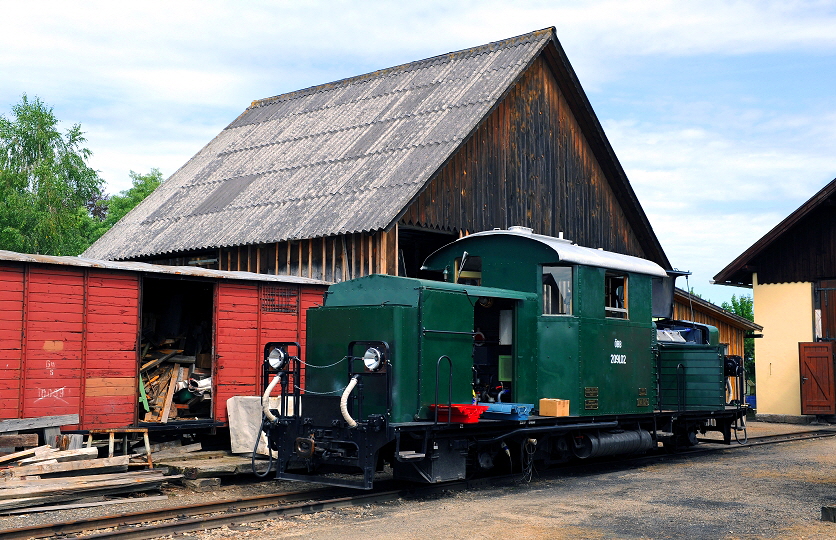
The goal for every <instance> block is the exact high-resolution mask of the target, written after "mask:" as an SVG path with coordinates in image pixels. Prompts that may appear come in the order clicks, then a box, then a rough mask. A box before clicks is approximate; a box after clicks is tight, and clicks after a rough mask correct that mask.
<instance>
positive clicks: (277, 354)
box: [267, 347, 287, 369]
mask: <svg viewBox="0 0 836 540" xmlns="http://www.w3.org/2000/svg"><path fill="white" fill-rule="evenodd" d="M267 363H268V364H270V367H271V368H273V369H282V368H283V367H284V366H285V364H286V363H287V353H286V352H284V351H283V350H281V349H280V348H278V347H274V348H273V350H271V351H270V354H268V355H267Z"/></svg>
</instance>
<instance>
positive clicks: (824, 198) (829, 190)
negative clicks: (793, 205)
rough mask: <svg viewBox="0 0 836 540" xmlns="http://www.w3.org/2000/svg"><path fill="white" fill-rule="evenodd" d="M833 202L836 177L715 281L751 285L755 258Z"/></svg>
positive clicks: (722, 283)
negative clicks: (815, 212)
mask: <svg viewBox="0 0 836 540" xmlns="http://www.w3.org/2000/svg"><path fill="white" fill-rule="evenodd" d="M833 202H836V179H833V180H832V181H831V182H830V183H829V184H827V185H826V186H824V187H823V188H822V189H821V190H820V191H819V192H818V193H816V194H815V195H813V196H812V197H810V199H809V200H808V201H807V202H805V203H804V204H802V205H801V206H800V207H799V208H798V209H797V210H796V211H795V212H793V213H792V214H790V215H789V216H787V217H786V219H784V220H783V221H782V222H781V223H779V224H778V225H776V226H775V227H774V228H773V229H772V230H771V231H769V232H768V233H766V234H765V235H764V236H763V237H762V238H761V239H760V240H758V241H757V242H755V243H754V244H752V246H751V247H749V249H747V250H746V251H744V252H743V253H741V254H740V255H739V256H738V257H737V258H736V259H735V260H733V261H732V262H731V263H730V264H729V265H728V266H726V267H725V268H723V269H722V270H721V271H720V273H718V274H717V275H716V276H714V283H715V284H717V285H733V286H751V285H752V273H753V272H754V271H755V270H754V268H753V266H752V265H753V262H754V260H755V259H756V258H757V257H758V256H759V255H761V254H762V253H763V252H764V251H765V250H767V249H769V247H770V246H772V245H773V244H774V243H775V242H776V241H777V240H778V239H779V238H781V236H783V235H784V234H786V233H787V232H788V231H789V230H790V229H792V228H793V227H794V226H796V225H798V224H799V223H800V222H801V221H802V220H803V219H804V218H806V217H807V216H809V215H810V214H811V213H813V212H814V211H815V210H817V209H819V208H820V207H821V206H823V205H824V204H830V203H833Z"/></svg>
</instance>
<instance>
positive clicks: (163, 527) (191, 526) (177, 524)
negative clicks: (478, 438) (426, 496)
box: [0, 490, 405, 540]
mask: <svg viewBox="0 0 836 540" xmlns="http://www.w3.org/2000/svg"><path fill="white" fill-rule="evenodd" d="M404 494H405V491H401V490H398V491H381V492H378V493H363V494H360V495H353V496H350V497H338V498H332V499H321V500H316V501H313V502H303V503H296V504H289V505H286V506H272V507H269V508H258V509H254V510H246V511H243V512H234V513H223V514H209V515H201V516H200V517H193V518H188V519H181V520H177V521H172V522H163V523H152V524H147V525H138V526H136V527H130V526H127V527H121V528H117V529H114V530H112V531H105V532H101V533H94V534H88V535H83V536H79V538H90V539H93V538H95V539H104V538H108V539H111V538H113V539H115V538H118V539H120V540H129V539H138V540H147V539H148V538H157V537H161V536H167V535H172V534H176V533H184V532H191V531H199V530H205V529H217V528H219V527H223V526H224V525H233V524H242V523H253V522H257V521H265V520H268V519H276V518H281V517H291V516H298V515H302V514H311V513H314V512H322V511H324V510H332V509H337V508H345V507H348V506H358V505H363V504H370V503H376V502H385V501H391V500H395V499H398V498H399V497H402V496H403V495H404ZM0 537H2V536H0Z"/></svg>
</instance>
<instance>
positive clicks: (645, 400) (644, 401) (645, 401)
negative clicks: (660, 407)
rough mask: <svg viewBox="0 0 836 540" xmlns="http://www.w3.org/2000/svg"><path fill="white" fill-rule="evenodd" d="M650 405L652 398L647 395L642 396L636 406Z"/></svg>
mask: <svg viewBox="0 0 836 540" xmlns="http://www.w3.org/2000/svg"><path fill="white" fill-rule="evenodd" d="M649 406H650V399H648V398H646V397H640V398H639V399H637V400H636V407H649Z"/></svg>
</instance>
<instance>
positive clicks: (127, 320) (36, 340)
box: [0, 264, 139, 429]
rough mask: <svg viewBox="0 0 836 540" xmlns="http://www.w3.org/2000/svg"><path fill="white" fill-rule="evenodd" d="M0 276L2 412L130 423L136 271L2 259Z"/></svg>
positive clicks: (5, 414) (2, 414) (104, 424)
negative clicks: (127, 272) (115, 271)
mask: <svg viewBox="0 0 836 540" xmlns="http://www.w3.org/2000/svg"><path fill="white" fill-rule="evenodd" d="M0 276H2V277H0V281H3V289H2V292H0V302H2V303H3V306H2V307H3V308H5V309H4V310H3V311H4V315H3V321H4V323H5V324H4V325H3V330H2V331H0V362H2V363H0V366H2V370H0V401H2V402H3V406H2V407H0V418H30V417H38V416H50V415H59V414H78V415H79V422H80V425H79V426H78V427H80V428H82V429H86V428H89V427H91V426H92V427H102V428H106V427H120V426H125V425H129V424H131V423H133V421H134V417H135V409H136V407H135V401H136V396H135V394H136V392H135V389H136V387H137V383H136V355H137V352H136V338H137V332H136V329H137V324H138V320H139V319H138V295H139V292H138V284H137V281H136V280H137V278H136V276H134V275H121V274H113V273H109V272H106V271H98V270H90V269H83V268H78V269H75V268H67V269H64V268H61V269H56V268H53V267H47V266H37V265H17V264H9V265H0ZM111 308H115V309H111ZM16 336H17V337H16ZM119 360H126V361H125V362H120V361H119Z"/></svg>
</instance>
